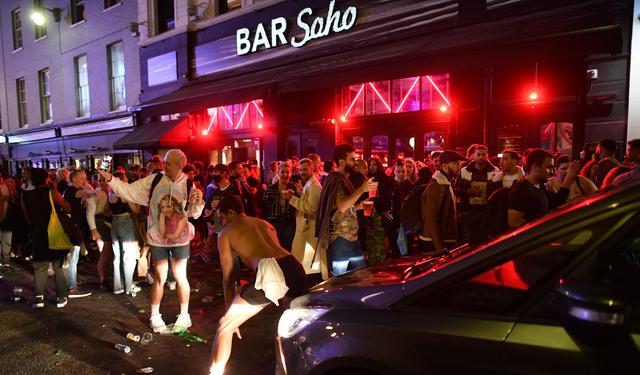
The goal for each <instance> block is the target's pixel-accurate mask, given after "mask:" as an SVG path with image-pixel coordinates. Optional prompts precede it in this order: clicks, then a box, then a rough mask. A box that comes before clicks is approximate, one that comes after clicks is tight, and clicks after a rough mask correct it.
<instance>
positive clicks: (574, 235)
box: [392, 227, 605, 373]
mask: <svg viewBox="0 0 640 375" xmlns="http://www.w3.org/2000/svg"><path fill="white" fill-rule="evenodd" d="M602 228H605V227H602ZM598 235H600V230H595V229H592V228H588V229H584V230H581V229H578V228H573V229H572V228H560V229H558V230H557V231H555V232H553V233H551V234H545V235H543V236H541V237H539V238H536V239H534V240H532V241H527V242H526V243H522V242H520V243H519V244H518V245H517V248H512V249H507V250H506V251H501V252H498V253H496V254H495V255H494V256H493V257H489V258H485V259H484V260H482V261H481V262H478V263H476V264H472V265H470V266H468V267H467V268H465V269H463V270H462V271H460V272H457V273H454V274H452V275H451V276H449V277H447V278H446V279H444V280H443V281H441V282H439V283H438V284H435V285H431V286H428V287H426V288H425V289H424V290H422V291H420V292H418V293H416V294H414V295H412V296H410V297H408V298H406V299H405V300H403V301H402V302H401V303H399V304H397V305H395V306H393V307H392V309H393V311H394V312H395V313H396V314H399V315H398V317H397V318H396V319H397V320H398V321H400V322H402V324H403V325H404V326H405V327H406V328H405V329H406V332H404V337H405V341H406V343H407V347H406V348H405V350H404V351H403V353H402V354H403V356H405V358H406V359H407V360H408V361H411V362H413V363H414V366H416V368H419V369H420V370H421V371H419V372H420V373H429V372H433V373H452V372H456V373H457V372H466V373H471V372H473V373H478V372H489V373H496V372H498V371H499V363H500V357H501V352H502V348H503V343H504V341H505V339H506V338H507V337H508V336H509V334H510V332H511V331H512V329H513V327H514V325H515V323H516V321H517V320H518V318H519V317H520V316H522V314H523V313H524V311H526V309H527V307H528V306H529V304H530V303H531V301H532V300H538V299H539V297H537V295H539V294H540V293H541V291H543V290H544V288H545V286H546V285H548V284H549V283H550V282H551V280H553V279H554V277H555V276H556V274H557V273H558V272H559V270H560V269H562V268H563V267H564V266H565V265H566V264H567V263H568V262H570V261H572V260H573V259H574V258H575V257H576V256H578V255H579V254H580V253H581V250H582V249H583V248H584V247H585V246H586V245H587V244H589V243H590V242H591V241H593V240H594V238H597V237H598ZM483 251H493V250H492V248H488V249H485V250H483Z"/></svg>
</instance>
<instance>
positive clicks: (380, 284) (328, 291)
mask: <svg viewBox="0 0 640 375" xmlns="http://www.w3.org/2000/svg"><path fill="white" fill-rule="evenodd" d="M415 262H416V259H415V258H405V259H402V260H398V261H395V262H392V263H389V264H386V265H383V266H374V267H367V268H362V269H359V270H354V271H351V272H348V273H346V274H344V275H341V276H337V277H333V278H331V279H329V280H327V281H325V282H323V283H320V284H318V285H316V286H314V287H313V288H311V290H310V291H309V294H307V295H306V296H303V297H300V298H298V299H296V300H294V301H293V302H292V304H291V306H292V307H294V308H295V307H298V306H305V305H331V306H338V305H339V306H361V307H368V308H377V309H382V308H385V307H387V306H389V305H390V304H392V303H394V302H396V301H398V300H399V299H400V298H402V297H403V293H402V284H403V282H404V278H405V275H406V274H407V273H408V272H409V271H410V270H411V268H412V267H413V265H414V264H415Z"/></svg>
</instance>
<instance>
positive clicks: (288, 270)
mask: <svg viewBox="0 0 640 375" xmlns="http://www.w3.org/2000/svg"><path fill="white" fill-rule="evenodd" d="M276 261H277V262H278V265H279V266H280V269H281V270H282V273H283V274H284V280H285V282H286V283H287V286H288V287H289V291H287V294H286V296H287V297H290V298H295V297H299V296H301V295H303V294H305V293H306V292H307V285H306V283H307V279H306V274H305V272H304V268H303V267H302V264H300V262H298V260H297V259H296V258H294V256H293V255H288V256H286V257H284V258H280V259H276ZM255 284H256V279H255V278H253V279H251V281H249V284H247V285H245V286H243V287H242V291H241V292H240V297H242V299H244V300H245V301H247V302H249V304H251V305H265V304H268V303H271V300H269V299H268V298H267V297H266V296H265V295H264V290H258V289H256V285H255Z"/></svg>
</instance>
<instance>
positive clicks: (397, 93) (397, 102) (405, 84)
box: [393, 77, 420, 113]
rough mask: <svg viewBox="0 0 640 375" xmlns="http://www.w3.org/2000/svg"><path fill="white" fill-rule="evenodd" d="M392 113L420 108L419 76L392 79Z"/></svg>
mask: <svg viewBox="0 0 640 375" xmlns="http://www.w3.org/2000/svg"><path fill="white" fill-rule="evenodd" d="M393 104H394V108H393V113H399V112H411V111H419V110H420V77H411V78H403V79H396V80H394V81H393Z"/></svg>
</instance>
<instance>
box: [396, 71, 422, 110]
mask: <svg viewBox="0 0 640 375" xmlns="http://www.w3.org/2000/svg"><path fill="white" fill-rule="evenodd" d="M419 80H420V77H416V80H415V81H413V84H412V85H411V88H410V89H409V91H407V95H405V96H404V98H403V99H402V101H401V102H400V105H399V106H398V109H396V113H398V112H400V110H401V109H402V106H403V105H404V102H406V101H407V99H408V98H409V95H411V92H412V91H413V89H414V88H415V87H416V83H418V81H419Z"/></svg>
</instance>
